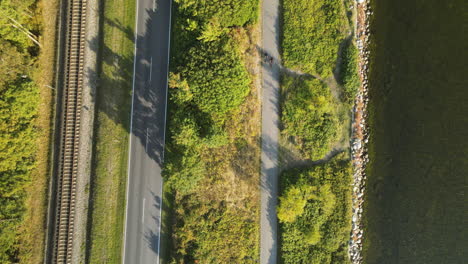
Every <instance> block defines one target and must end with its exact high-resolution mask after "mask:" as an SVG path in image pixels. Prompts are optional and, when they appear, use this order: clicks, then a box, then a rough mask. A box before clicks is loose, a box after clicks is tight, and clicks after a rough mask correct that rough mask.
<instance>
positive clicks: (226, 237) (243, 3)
mask: <svg viewBox="0 0 468 264" xmlns="http://www.w3.org/2000/svg"><path fill="white" fill-rule="evenodd" d="M175 2H176V5H175V9H174V23H173V33H172V37H173V39H174V41H173V42H172V43H173V44H172V46H171V73H170V82H169V86H170V88H171V89H169V98H170V101H169V118H168V131H169V133H168V135H169V137H168V140H167V144H166V154H167V155H166V157H167V158H166V160H165V167H164V177H165V180H166V181H165V182H166V184H167V186H169V187H170V190H171V192H172V193H173V195H174V199H175V201H174V208H173V219H174V222H173V223H172V226H171V229H172V234H171V240H172V241H173V247H172V248H171V249H170V256H169V261H170V263H256V262H255V260H256V259H257V254H258V245H257V244H258V238H257V234H258V223H257V221H256V220H257V217H258V214H257V210H256V209H257V207H258V203H257V200H256V199H252V198H251V193H249V194H245V197H243V198H239V197H236V199H240V200H241V202H239V203H240V204H241V205H238V204H237V202H236V205H235V206H233V205H232V199H231V201H230V200H229V198H228V197H226V193H225V192H222V191H219V190H220V189H223V188H226V185H228V186H229V185H232V188H236V187H238V186H234V182H227V181H226V180H225V179H224V178H223V177H224V175H226V174H227V170H228V168H229V167H231V166H233V165H232V163H234V159H235V158H236V156H235V154H234V152H235V151H234V149H235V147H236V142H239V141H242V140H243V139H246V138H247V135H246V134H240V135H238V134H236V132H237V131H244V130H243V126H244V124H243V123H241V122H243V121H244V119H247V118H246V117H244V116H240V117H239V115H241V114H240V113H239V112H240V111H239V109H240V107H242V105H243V104H244V105H245V101H246V97H247V96H248V95H249V91H250V89H251V87H250V86H251V80H250V78H251V76H250V75H249V73H248V72H247V70H246V67H245V62H244V61H243V58H242V56H241V55H242V54H241V52H240V49H241V48H240V45H239V42H240V41H239V39H236V38H234V37H233V35H234V33H233V32H234V31H238V30H239V28H234V27H240V26H244V25H245V24H247V23H250V22H253V21H255V20H256V14H257V8H258V1H256V0H254V1H250V0H226V1H217V0H202V1H193V0H176V1H175ZM245 36H247V35H245ZM242 114H243V113H242ZM233 124H234V125H238V127H236V128H235V129H234V128H232V126H233ZM239 127H242V128H239ZM244 141H245V140H244ZM255 147H256V146H255ZM249 153H250V152H249ZM239 174H240V175H235V177H236V180H235V182H238V180H239V178H242V177H244V178H248V177H250V176H251V175H248V174H247V173H244V174H242V173H239ZM242 180H245V179H242ZM255 183H256V181H255ZM243 184H244V183H243ZM229 187H231V186H229ZM249 187H250V186H249ZM233 249H235V250H233Z"/></svg>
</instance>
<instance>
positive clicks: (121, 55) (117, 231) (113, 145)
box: [87, 0, 136, 263]
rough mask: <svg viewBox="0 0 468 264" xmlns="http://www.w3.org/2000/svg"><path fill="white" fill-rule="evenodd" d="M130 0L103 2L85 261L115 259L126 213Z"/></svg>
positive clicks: (131, 43)
mask: <svg viewBox="0 0 468 264" xmlns="http://www.w3.org/2000/svg"><path fill="white" fill-rule="evenodd" d="M135 5H136V3H135V0H105V1H103V13H104V14H103V16H102V21H101V23H102V32H103V33H102V40H100V41H101V42H100V43H101V50H100V52H99V56H98V61H99V62H100V65H99V66H98V70H99V73H98V74H99V78H100V82H99V84H98V88H97V101H96V133H95V140H94V142H95V149H94V157H93V172H92V183H91V184H92V186H91V191H92V193H91V207H92V208H91V212H90V224H91V232H90V244H89V249H88V250H89V255H88V256H87V258H88V261H89V262H90V263H120V262H121V252H122V240H123V228H124V227H123V225H124V213H125V188H126V179H127V160H128V136H129V131H128V129H129V124H130V107H131V88H132V72H133V49H134V40H133V32H134V24H135Z"/></svg>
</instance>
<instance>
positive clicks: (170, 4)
mask: <svg viewBox="0 0 468 264" xmlns="http://www.w3.org/2000/svg"><path fill="white" fill-rule="evenodd" d="M171 27H172V0H169V31H168V33H167V34H168V38H167V42H168V43H167V73H166V103H165V106H166V109H165V110H164V133H163V142H164V146H163V148H162V160H161V165H162V164H163V163H164V153H165V150H166V130H167V125H166V124H167V96H168V90H169V85H168V83H169V62H170V58H171V52H170V50H171V30H172V29H171ZM161 167H162V166H161ZM162 171H163V168H161V207H160V208H159V227H158V229H159V236H158V262H157V264H159V263H160V262H161V235H162V232H161V223H162V211H163V210H162V208H163V186H164V178H163V175H162Z"/></svg>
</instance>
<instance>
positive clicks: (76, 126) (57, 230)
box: [52, 0, 87, 263]
mask: <svg viewBox="0 0 468 264" xmlns="http://www.w3.org/2000/svg"><path fill="white" fill-rule="evenodd" d="M86 4H87V0H69V1H67V5H68V6H67V8H66V12H65V15H66V16H67V17H66V27H65V30H66V32H65V41H64V42H65V43H64V54H65V60H64V64H63V66H64V69H63V84H62V85H63V97H62V120H61V126H60V129H61V130H60V143H59V148H60V149H59V156H58V162H59V164H58V170H57V176H56V177H57V189H56V203H55V205H56V211H55V221H54V224H55V225H54V235H53V249H52V250H53V251H52V263H71V260H72V247H73V232H74V220H75V203H76V201H75V198H76V182H77V177H78V175H77V170H78V156H79V153H78V149H79V143H80V118H81V107H82V104H81V100H82V87H83V74H84V71H83V65H84V44H85V27H86Z"/></svg>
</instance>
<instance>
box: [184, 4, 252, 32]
mask: <svg viewBox="0 0 468 264" xmlns="http://www.w3.org/2000/svg"><path fill="white" fill-rule="evenodd" d="M176 2H177V3H178V4H179V9H180V10H181V11H183V12H185V13H187V14H189V15H190V16H192V17H193V18H191V19H192V21H194V20H195V19H196V20H198V21H201V23H207V22H213V21H217V23H219V24H220V26H221V27H231V26H244V25H245V24H246V23H248V22H253V21H254V20H256V17H257V12H258V11H257V10H258V1H255V0H253V1H252V0H223V1H219V0H176Z"/></svg>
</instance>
